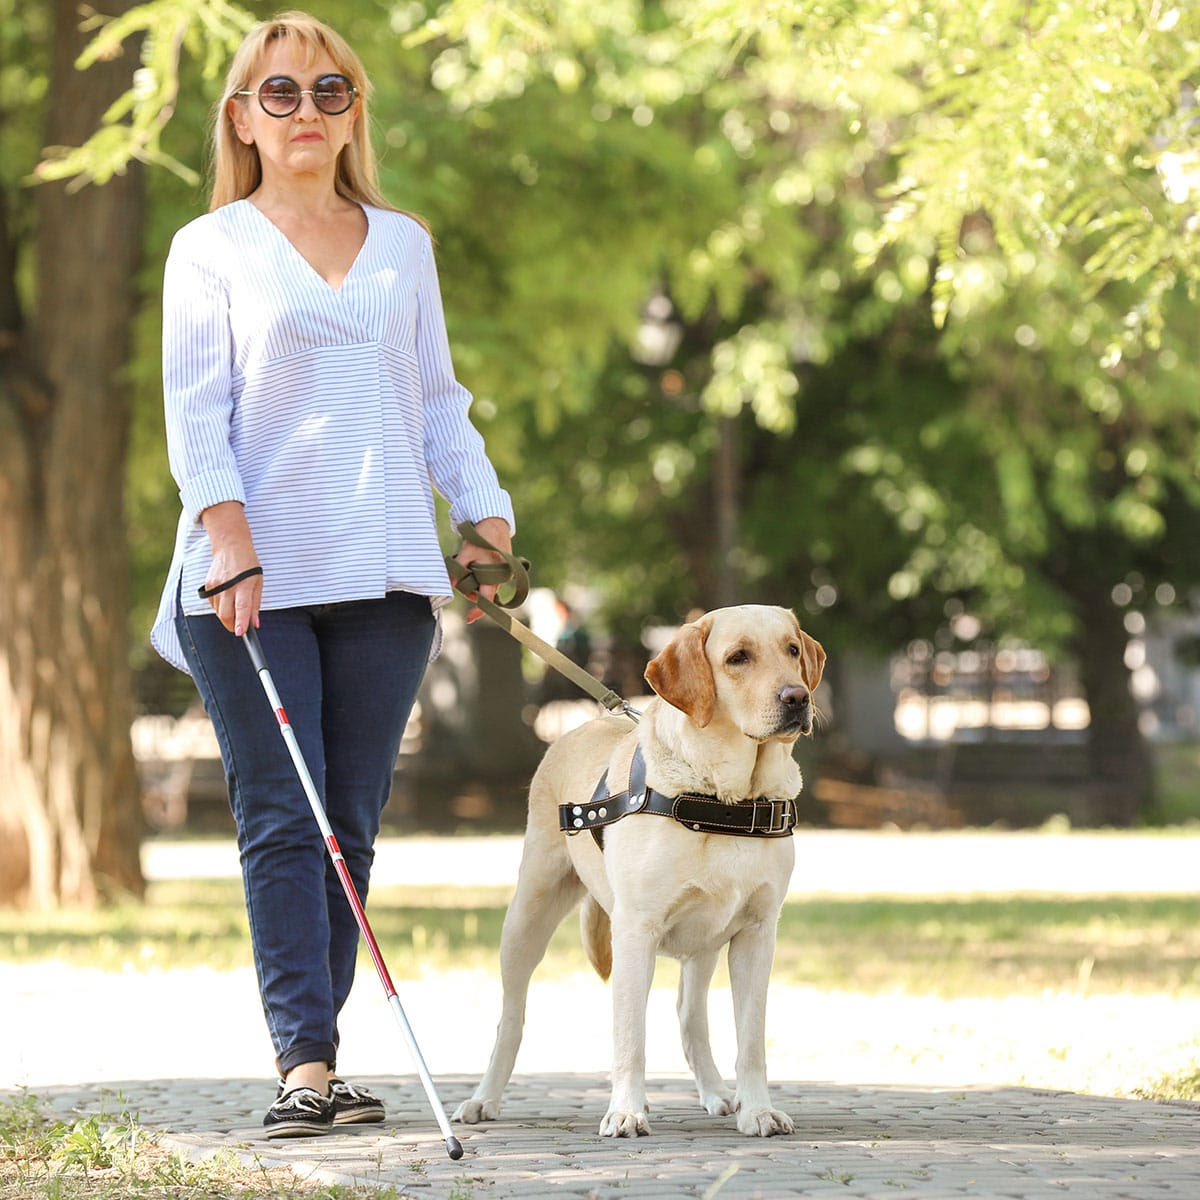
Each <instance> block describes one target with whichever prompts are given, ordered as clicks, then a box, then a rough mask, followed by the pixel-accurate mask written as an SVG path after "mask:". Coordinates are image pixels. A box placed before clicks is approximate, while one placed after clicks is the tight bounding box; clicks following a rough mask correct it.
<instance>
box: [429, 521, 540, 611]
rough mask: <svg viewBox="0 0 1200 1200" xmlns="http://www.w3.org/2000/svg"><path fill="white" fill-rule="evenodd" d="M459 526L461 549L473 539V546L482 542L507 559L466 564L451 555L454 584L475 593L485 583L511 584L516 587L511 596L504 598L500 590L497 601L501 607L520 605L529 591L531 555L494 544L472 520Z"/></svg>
mask: <svg viewBox="0 0 1200 1200" xmlns="http://www.w3.org/2000/svg"><path fill="white" fill-rule="evenodd" d="M456 528H457V529H458V534H459V537H461V538H462V541H461V542H459V544H458V550H461V549H462V548H463V545H464V544H465V543H470V544H471V545H472V546H478V547H479V548H480V549H481V550H491V551H492V552H493V553H494V554H499V555H500V557H501V558H502V559H503V560H504V561H503V562H473V563H471V564H470V565H469V566H464V565H463V564H462V563H460V562H459V561H458V559H456V558H454V557H453V555H451V556H450V557H448V558H447V559H446V569H447V570H448V571H449V572H450V580H451V582H452V583H453V584H454V586H455V587H456V588H457V589H458V590H459V591H460V592H462V593H463V594H464V595H471V594H472V593H478V591H479V589H480V587H481V586H483V585H484V584H489V585H490V584H496V585H497V586H499V587H504V586H505V584H511V585H512V591H511V593H510V594H509V596H508V598H507V599H506V600H502V599H501V598H500V594H499V593H498V592H497V594H496V600H495V603H496V604H497V605H498V606H499V607H500V608H520V607H521V605H522V604H524V603H525V600H526V597H527V596H528V595H529V559H527V558H518V557H517V556H516V555H515V554H509V553H508V552H507V551H506V550H501V549H500V548H499V547H498V546H493V545H492V543H491V542H489V541H488V540H487V538H485V537H484V536H483V534H482V533H480V532H479V530H478V529H476V528H475V524H474V522H472V521H463V522H461V523H460V524H459V525H458V526H457V527H456ZM458 550H456V551H455V554H457V553H458Z"/></svg>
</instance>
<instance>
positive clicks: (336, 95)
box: [312, 75, 354, 116]
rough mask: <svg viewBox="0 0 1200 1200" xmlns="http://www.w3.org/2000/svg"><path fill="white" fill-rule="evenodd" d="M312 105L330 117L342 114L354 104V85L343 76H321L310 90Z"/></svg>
mask: <svg viewBox="0 0 1200 1200" xmlns="http://www.w3.org/2000/svg"><path fill="white" fill-rule="evenodd" d="M312 94H313V103H314V104H315V105H316V106H317V107H318V108H319V109H320V110H321V111H322V112H323V113H328V114H329V115H331V116H336V115H337V114H338V113H344V112H345V111H346V109H348V108H349V107H350V105H351V104H353V103H354V85H353V84H352V83H351V82H350V80H348V79H347V78H346V77H345V75H322V76H321V78H320V79H318V80H317V82H316V83H314V84H313V89H312Z"/></svg>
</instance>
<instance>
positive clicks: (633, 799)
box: [629, 792, 646, 808]
mask: <svg viewBox="0 0 1200 1200" xmlns="http://www.w3.org/2000/svg"><path fill="white" fill-rule="evenodd" d="M645 803H646V793H645V792H638V793H637V795H635V796H630V797H629V807H630V808H641V807H642V805H643V804H645Z"/></svg>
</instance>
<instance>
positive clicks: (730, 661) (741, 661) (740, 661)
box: [725, 650, 750, 667]
mask: <svg viewBox="0 0 1200 1200" xmlns="http://www.w3.org/2000/svg"><path fill="white" fill-rule="evenodd" d="M749 661H750V655H749V654H747V653H746V651H745V650H735V651H734V652H733V653H732V654H731V655H730V656H729V657H728V658H727V659H726V660H725V665H726V666H727V667H741V666H745V664H746V663H748V662H749Z"/></svg>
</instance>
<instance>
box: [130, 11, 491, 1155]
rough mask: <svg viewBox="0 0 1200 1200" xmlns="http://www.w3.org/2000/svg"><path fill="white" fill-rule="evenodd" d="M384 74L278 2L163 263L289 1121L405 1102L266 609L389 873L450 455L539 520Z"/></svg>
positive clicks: (353, 865) (186, 574) (311, 754)
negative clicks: (447, 308)
mask: <svg viewBox="0 0 1200 1200" xmlns="http://www.w3.org/2000/svg"><path fill="white" fill-rule="evenodd" d="M367 92H368V86H367V81H366V79H365V76H364V73H363V68H362V65H361V63H360V62H359V60H358V58H357V57H356V55H355V54H354V53H353V51H351V49H350V48H349V47H348V46H347V45H346V43H345V42H344V41H343V40H342V38H341V37H340V36H338V35H337V34H336V33H335V32H334V31H333V30H332V29H330V28H328V27H327V26H325V25H323V24H321V23H320V22H318V21H316V20H314V19H313V18H311V17H309V16H307V15H305V14H303V13H286V14H284V15H282V16H280V17H278V18H276V19H275V20H272V21H267V22H265V23H263V24H260V25H258V26H257V27H256V28H254V29H253V30H252V31H251V32H250V33H249V34H248V35H247V37H246V39H245V41H244V42H243V43H242V46H241V48H240V49H239V50H238V52H237V54H236V55H235V57H234V59H233V63H232V65H231V67H230V70H229V76H228V79H227V81H226V88H225V93H224V96H223V97H222V99H221V101H220V103H219V105H218V107H217V109H216V112H215V129H214V176H213V191H212V200H211V204H210V211H209V212H208V213H207V214H206V215H205V216H202V217H200V218H198V219H197V220H195V221H193V222H191V223H190V224H189V225H187V226H185V227H184V228H183V229H181V230H180V231H179V232H178V233H177V234H176V235H175V238H174V241H173V242H172V245H171V251H170V254H169V256H168V260H167V266H166V272H165V277H164V285H163V386H164V397H165V405H166V413H167V448H168V455H169V459H170V464H171V470H172V473H173V474H174V476H175V478H176V481H177V482H178V484H179V492H180V498H181V500H182V504H183V513H182V516H181V518H180V522H179V530H178V536H177V539H176V544H175V553H174V557H173V560H172V563H171V569H170V573H169V576H168V579H167V583H166V587H165V589H164V591H163V596H162V602H161V605H160V608H159V613H158V619H157V621H156V623H155V627H154V630H153V633H152V641H153V643H154V645H155V647H156V648H157V649H158V650H159V652H160V653H161V654H162V655H163V656H164V657H165V658H166V659H167V660H168V661H170V662H171V663H173V664H174V665H175V666H177V667H179V668H180V669H181V670H184V671H188V672H190V673H191V674H192V676H193V677H194V678H195V681H196V685H197V687H198V689H199V692H200V695H201V697H202V698H203V700H204V704H205V708H206V709H207V711H208V713H209V716H210V717H211V719H212V721H213V725H214V727H215V730H216V733H217V738H218V741H219V743H220V747H221V755H222V758H223V760H224V764H225V771H226V777H227V780H228V784H229V793H230V803H231V806H232V809H233V813H234V817H235V820H236V823H237V833H238V846H239V849H240V852H241V861H242V873H243V880H244V884H245V893H246V906H247V911H248V915H249V919H250V932H251V939H252V943H253V949H254V959H255V966H256V969H257V973H258V982H259V989H260V993H261V996H262V1002H263V1011H264V1013H265V1016H266V1020H267V1026H268V1029H269V1031H270V1034H271V1038H272V1041H273V1044H274V1048H275V1061H276V1067H277V1069H278V1073H279V1076H280V1082H279V1088H278V1094H277V1098H276V1100H275V1103H273V1104H272V1105H271V1107H270V1109H269V1110H268V1112H267V1115H266V1118H265V1120H264V1125H265V1126H266V1130H267V1136H269V1137H290V1136H303V1135H312V1134H319V1133H325V1132H328V1131H329V1130H330V1129H332V1128H333V1127H334V1125H336V1124H341V1123H345V1122H358V1121H379V1120H382V1119H383V1116H384V1112H383V1106H382V1104H380V1102H379V1100H378V1099H377V1098H376V1097H374V1096H372V1095H371V1094H370V1093H369V1092H367V1091H366V1090H365V1089H364V1088H361V1087H355V1086H353V1085H351V1084H347V1083H345V1082H343V1081H342V1080H340V1079H339V1078H338V1076H337V1074H336V1059H337V1049H338V1029H337V1018H338V1013H339V1012H340V1010H341V1008H342V1005H343V1004H344V1002H345V1000H346V997H347V995H348V994H349V992H350V985H351V981H352V978H353V974H354V961H355V954H356V949H357V942H358V929H357V926H356V924H355V921H354V917H353V914H352V912H351V910H350V908H349V905H348V904H347V903H346V901H345V897H344V896H343V894H342V892H341V888H340V885H339V883H338V881H337V878H336V876H335V874H334V872H333V870H332V868H331V867H330V866H329V865H328V863H327V861H326V855H325V849H324V845H323V843H322V840H321V837H320V834H319V831H318V829H317V826H316V823H315V822H314V821H313V819H312V814H311V811H310V810H309V807H308V804H307V801H306V800H305V797H304V794H303V792H302V790H301V788H300V785H299V782H298V780H297V779H296V775H295V771H294V769H293V767H292V763H291V760H290V758H289V756H288V752H287V748H286V744H285V743H284V741H283V739H282V738H280V737H279V734H278V728H277V726H276V724H275V719H274V716H273V715H272V713H271V712H270V708H269V705H268V704H267V703H266V700H265V698H264V696H263V694H262V691H261V688H260V686H259V684H258V682H257V679H256V677H255V675H254V673H253V669H252V666H251V662H250V659H249V656H248V655H247V654H246V652H245V648H244V647H243V646H242V644H241V642H240V637H241V635H242V634H243V633H245V631H246V630H247V629H248V628H250V627H251V626H254V627H255V628H256V629H257V630H258V631H259V637H260V639H261V641H262V645H263V649H264V652H265V654H266V656H267V659H268V661H269V662H270V664H271V667H272V674H273V675H274V677H275V682H276V686H277V687H278V689H279V692H280V695H281V697H282V698H283V700H284V703H285V706H286V708H287V712H288V717H289V719H290V721H291V724H292V725H293V727H294V728H295V730H296V733H297V736H298V738H299V740H300V743H301V747H302V749H303V752H304V755H305V758H306V760H307V763H308V765H309V768H310V770H311V771H312V774H313V776H314V777H315V779H316V780H317V786H318V788H319V789H320V790H321V792H322V798H323V800H324V803H325V806H326V809H327V811H328V815H329V820H330V823H331V824H332V826H333V828H334V831H335V833H336V836H337V840H338V844H339V846H340V847H341V850H342V853H343V854H344V856H345V859H346V862H347V865H348V866H349V869H350V874H351V876H352V878H353V881H354V885H355V887H356V888H357V889H358V892H359V895H360V896H361V897H362V898H363V899H364V900H365V898H366V895H367V882H368V875H369V871H370V865H371V860H372V858H373V854H374V850H373V845H374V840H375V836H376V834H377V833H378V830H379V822H380V816H381V813H382V810H383V806H384V804H385V803H386V802H387V798H388V792H389V787H390V783H391V777H392V770H393V767H394V764H395V759H396V754H397V751H398V747H399V741H400V736H401V733H402V732H403V729H404V725H405V722H406V720H407V718H408V714H409V710H410V708H411V706H412V703H413V700H414V698H415V695H416V692H417V688H418V685H419V684H420V682H421V678H422V674H423V672H424V668H425V665H426V663H427V662H428V660H429V658H430V657H431V655H432V654H433V653H436V649H437V643H438V637H437V628H438V622H437V610H438V609H439V607H440V606H441V605H443V604H444V603H446V602H447V601H448V599H449V597H450V592H451V587H450V582H449V579H448V577H447V574H446V568H445V562H444V559H443V557H442V553H441V550H440V547H439V543H438V536H437V529H436V522H435V515H434V499H433V495H432V491H431V488H430V481H431V480H432V483H433V485H434V486H435V487H436V488H437V489H438V490H439V491H440V492H441V493H442V494H443V495H444V496H446V497H447V499H448V500H449V501H450V504H451V510H450V516H451V521H452V522H453V523H457V522H459V521H462V520H472V521H474V522H475V523H476V524H477V526H478V527H479V529H480V532H481V533H483V535H484V537H485V538H487V540H488V541H490V542H491V543H492V544H493V545H495V546H498V547H501V548H503V549H505V550H508V549H510V548H511V540H510V539H511V531H512V528H513V525H514V521H513V513H512V505H511V502H510V500H509V497H508V494H507V493H506V492H505V491H503V490H502V489H501V488H500V486H499V483H498V482H497V479H496V474H495V471H494V470H493V469H492V466H491V464H490V463H489V461H488V459H487V457H486V455H485V452H484V448H483V443H482V439H481V438H480V437H479V434H478V433H477V432H476V430H475V429H474V427H473V426H472V425H471V423H470V420H469V418H468V416H467V409H468V406H469V404H470V399H471V398H470V394H469V393H468V392H467V391H466V390H465V389H464V388H463V387H462V386H461V385H460V384H459V383H458V382H457V380H456V379H455V376H454V370H453V366H452V364H451V360H450V353H449V347H448V344H447V339H446V330H445V323H444V319H443V314H442V305H441V299H440V295H439V290H438V281H437V273H436V269H435V266H434V259H433V248H432V244H431V239H430V236H429V233H428V231H427V229H426V228H425V227H424V225H423V224H422V223H420V222H419V221H418V220H417V219H415V218H413V217H411V216H409V215H407V214H405V213H402V212H399V211H397V210H395V209H393V208H392V207H391V206H389V205H388V204H387V202H386V201H385V200H384V199H383V197H382V195H381V194H380V192H379V189H378V186H377V183H376V165H375V159H374V156H373V153H372V149H371V145H370V141H369V138H368V127H367V112H366V100H367ZM458 557H459V559H460V560H461V561H463V562H464V563H466V562H471V561H474V560H478V559H482V560H484V561H488V560H490V559H494V558H496V557H497V556H496V555H494V554H492V553H491V552H490V551H480V550H478V549H476V548H474V547H471V546H464V548H463V550H462V551H461V552H460V553H459V556H458ZM494 591H495V589H494V588H489V589H484V592H485V594H488V595H490V594H492V593H494ZM478 615H479V612H478V610H473V611H472V613H471V614H470V616H469V619H474V618H475V617H477V616H478Z"/></svg>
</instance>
